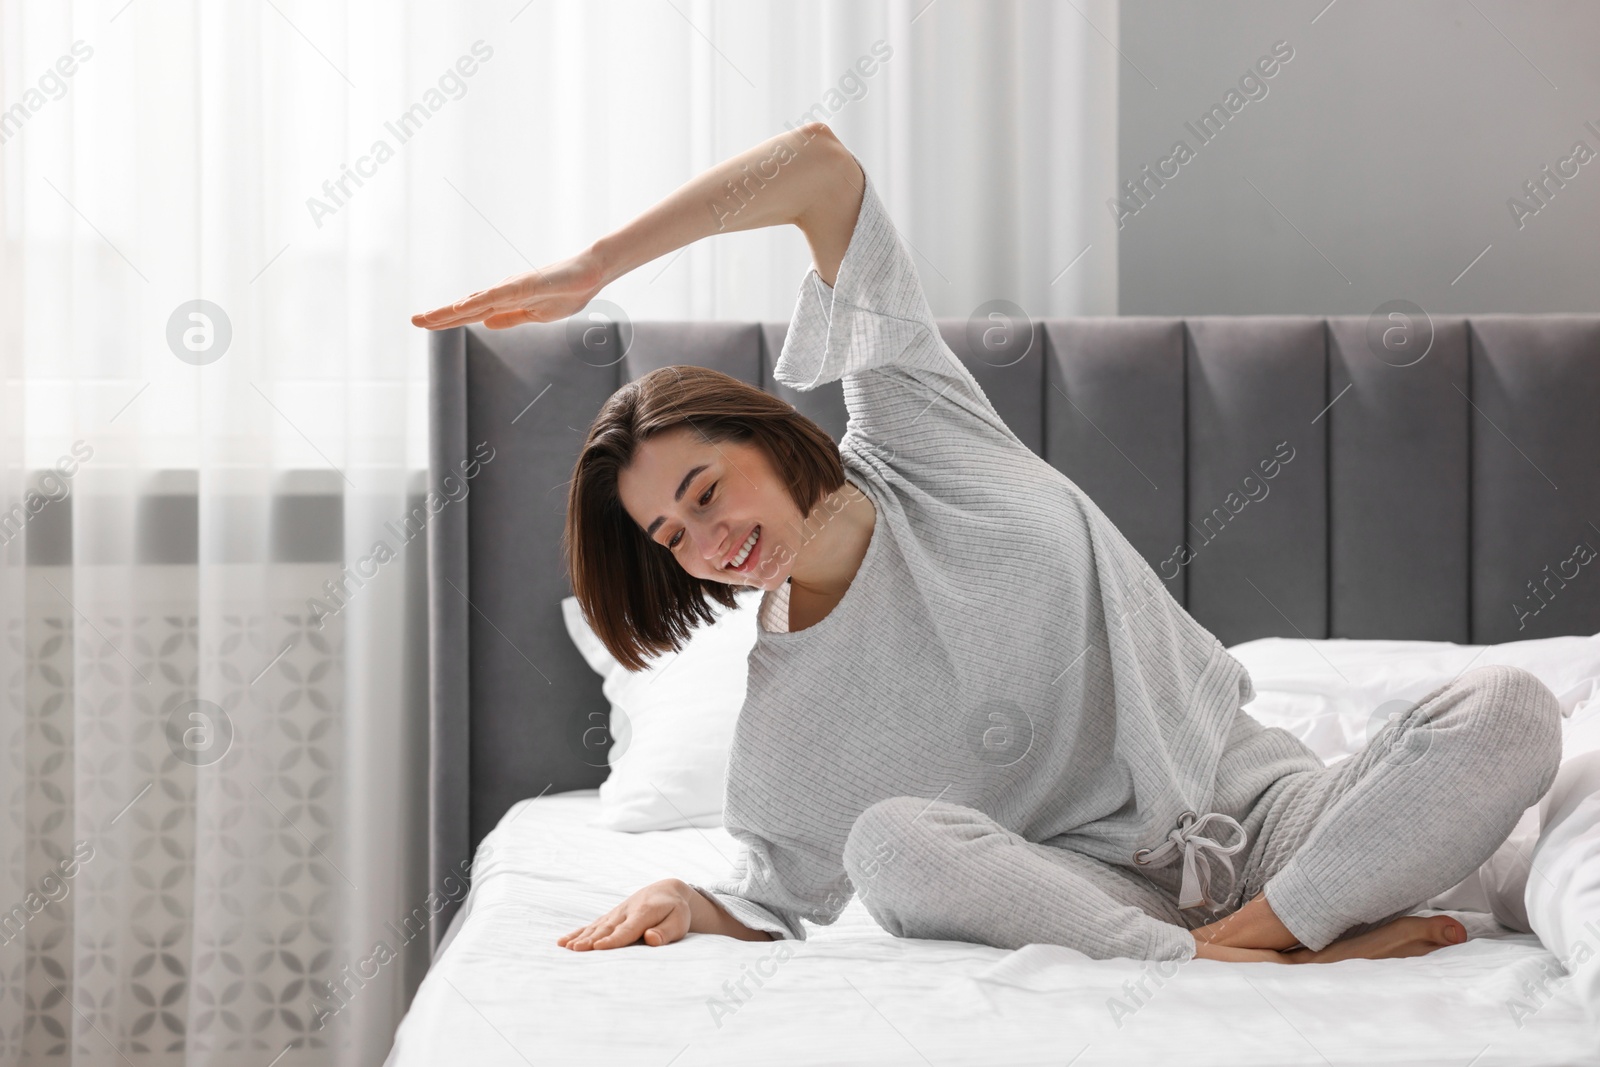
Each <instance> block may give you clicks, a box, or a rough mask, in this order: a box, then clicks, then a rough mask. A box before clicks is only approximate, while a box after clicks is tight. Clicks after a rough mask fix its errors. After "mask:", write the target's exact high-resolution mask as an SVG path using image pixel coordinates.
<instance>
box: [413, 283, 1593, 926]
mask: <svg viewBox="0 0 1600 1067" xmlns="http://www.w3.org/2000/svg"><path fill="white" fill-rule="evenodd" d="M1033 325H1034V341H1033V343H1032V345H1031V347H1030V348H1028V350H1027V352H1026V354H1025V355H1023V356H1022V357H1021V358H1017V356H1016V355H1015V352H1014V350H1012V352H1011V353H1009V354H1007V355H1006V356H1005V357H1004V358H1003V359H999V360H995V359H986V358H985V355H986V353H984V352H983V351H981V350H979V351H975V350H974V347H973V345H971V344H970V343H969V339H968V332H969V331H968V329H967V324H966V323H965V322H962V321H948V322H941V323H940V329H941V331H942V332H943V333H944V335H945V339H946V341H947V342H948V343H949V344H950V347H951V348H952V349H953V350H954V351H955V352H956V353H957V354H958V355H959V356H960V357H961V358H962V360H963V361H964V362H965V363H966V364H967V366H968V367H969V368H970V369H971V370H972V371H973V373H974V375H975V376H976V377H977V379H978V381H979V382H980V383H981V384H982V386H983V389H984V391H985V392H986V393H987V394H988V395H989V397H990V399H991V400H992V401H993V402H994V405H995V407H996V408H997V409H998V410H999V411H1000V413H1001V415H1002V416H1003V417H1004V418H1005V419H1006V422H1007V423H1008V424H1009V425H1010V426H1011V428H1012V429H1013V430H1014V431H1015V432H1016V433H1017V434H1018V435H1019V436H1020V437H1021V438H1022V439H1023V440H1024V441H1025V442H1027V443H1028V444H1029V445H1030V446H1031V447H1033V448H1034V449H1035V451H1037V452H1038V453H1039V454H1041V455H1042V456H1044V457H1045V458H1046V459H1047V460H1048V461H1049V462H1050V463H1052V464H1054V465H1055V466H1056V467H1057V468H1058V469H1059V470H1061V471H1062V472H1063V473H1065V474H1066V475H1067V476H1068V477H1069V478H1071V479H1072V480H1073V481H1074V482H1076V483H1077V484H1078V486H1079V487H1081V488H1082V489H1083V490H1084V491H1085V492H1086V493H1087V494H1088V495H1089V496H1090V497H1091V498H1092V499H1093V500H1094V501H1095V502H1096V503H1097V504H1099V506H1100V507H1101V508H1102V509H1103V510H1104V511H1105V512H1106V514H1107V515H1109V516H1110V517H1111V519H1112V521H1114V522H1115V523H1116V524H1117V526H1118V527H1119V528H1120V529H1121V530H1122V531H1123V533H1124V534H1125V535H1126V536H1127V538H1128V540H1129V541H1130V542H1131V543H1132V544H1133V545H1134V547H1135V548H1137V549H1138V550H1139V551H1140V552H1141V553H1143V555H1144V556H1145V558H1146V559H1147V560H1148V561H1149V562H1150V564H1151V566H1152V567H1155V568H1156V571H1157V573H1158V574H1159V575H1160V576H1161V577H1162V578H1163V579H1164V580H1165V581H1166V585H1167V588H1168V589H1170V590H1171V592H1172V595H1173V596H1174V597H1175V598H1177V600H1178V602H1179V603H1181V604H1183V605H1184V607H1185V608H1186V609H1187V610H1188V611H1189V612H1190V613H1191V614H1192V615H1193V616H1194V617H1195V618H1196V619H1197V620H1199V621H1200V623H1201V624H1203V625H1205V626H1206V627H1208V628H1209V629H1211V630H1212V632H1214V633H1215V634H1216V635H1217V637H1218V638H1220V639H1221V641H1222V642H1223V643H1224V644H1226V645H1232V644H1235V643H1237V642H1240V641H1245V640H1249V639H1251V638H1256V637H1266V636H1283V637H1305V638H1323V637H1364V638H1410V639H1427V640H1446V641H1456V642H1470V643H1476V644H1490V643H1498V642H1502V641H1513V640H1519V639H1525V638H1532V637H1549V636H1554V635H1561V634H1591V633H1595V632H1597V631H1600V566H1595V565H1585V561H1586V560H1587V559H1589V558H1592V556H1593V553H1594V550H1596V549H1600V316H1594V315H1490V316H1483V317H1468V318H1461V317H1458V318H1454V319H1450V318H1438V317H1436V318H1434V319H1433V323H1432V326H1433V337H1432V344H1431V347H1430V348H1428V349H1427V350H1426V354H1425V355H1424V356H1423V357H1422V358H1421V359H1420V360H1418V361H1416V362H1410V360H1411V359H1412V358H1414V357H1412V356H1404V357H1402V356H1400V355H1399V354H1398V352H1390V351H1389V350H1387V349H1385V348H1383V346H1382V345H1381V344H1379V345H1371V344H1369V340H1368V329H1369V321H1368V319H1367V318H1365V317H1352V318H1328V319H1323V318H1312V317H1216V318H1191V319H1165V318H1109V319H1058V320H1045V321H1038V322H1035V323H1034V324H1033ZM607 329H609V331H610V332H608V333H604V334H603V335H596V334H595V333H594V332H593V331H592V330H591V331H590V333H589V334H588V335H587V336H586V338H585V341H586V343H583V344H572V343H569V336H571V335H570V334H569V327H568V324H566V323H555V324H549V325H543V326H525V327H520V328H518V329H515V330H510V331H505V332H496V331H489V330H484V329H481V328H479V327H468V328H464V329H455V330H449V331H443V332H440V333H438V334H435V335H434V336H433V337H432V339H431V340H432V375H433V395H432V418H433V443H432V465H433V472H432V474H433V478H432V486H433V487H434V488H436V489H440V486H441V483H442V481H443V479H445V478H446V477H447V476H454V477H455V478H456V479H458V481H459V482H463V483H464V484H465V486H466V488H467V490H468V492H467V495H466V496H465V497H464V498H461V499H459V500H456V501H454V502H451V503H448V504H447V505H446V506H443V507H442V508H441V509H440V510H439V512H438V513H437V515H435V517H434V518H433V519H432V520H431V521H430V524H429V527H428V529H429V545H428V551H429V586H430V588H429V593H430V640H431V652H432V657H431V658H432V671H433V676H432V679H431V700H432V709H431V716H432V724H433V725H432V781H431V790H432V792H431V799H430V811H431V818H432V839H431V840H432V845H431V850H432V855H431V858H430V862H431V867H432V874H433V875H435V881H436V882H437V881H438V879H439V877H442V875H443V873H444V872H446V871H454V870H456V869H457V864H458V863H460V862H461V861H463V860H467V859H470V857H471V855H472V850H473V849H474V848H475V847H476V845H477V843H478V841H479V840H480V839H481V838H482V837H483V836H484V835H485V834H486V833H488V831H489V830H491V829H492V828H493V827H494V825H495V823H496V822H497V821H498V820H499V818H500V817H501V815H502V814H504V813H505V811H506V810H507V809H508V808H509V807H510V806H511V805H512V804H513V803H515V802H516V801H517V800H519V799H521V798H523V797H528V796H534V795H537V794H540V793H543V792H561V791H563V790H569V789H583V788H592V787H594V786H597V785H599V783H600V782H601V780H602V779H603V778H604V776H605V774H606V770H605V756H604V750H603V749H600V748H595V747H593V745H592V741H593V740H594V739H595V738H596V737H602V738H603V737H604V734H603V732H602V731H597V730H596V729H595V728H596V727H597V726H598V727H602V728H603V727H604V725H605V721H606V710H607V709H606V704H605V701H604V700H603V699H602V697H601V694H600V681H599V679H598V678H597V677H596V676H595V675H594V674H593V672H591V671H590V670H589V668H588V666H587V665H586V664H585V663H584V662H583V660H582V659H581V658H580V657H579V655H578V653H577V651H576V650H575V649H574V648H573V646H572V644H571V642H570V641H569V640H568V638H567V635H566V632H565V630H564V628H563V625H562V617H561V610H560V601H561V599H562V598H563V597H565V596H568V595H570V592H571V589H570V587H569V585H568V582H567V578H566V575H565V573H564V571H563V567H562V563H561V555H560V538H561V529H562V522H563V516H564V512H565V506H566V482H567V479H568V478H569V477H570V476H571V471H572V465H573V462H574V460H575V458H576V456H577V452H578V448H579V446H580V444H581V443H582V440H583V435H584V432H585V430H586V429H587V427H588V425H589V422H590V420H591V419H592V418H593V416H594V415H595V413H596V412H597V411H598V409H599V407H600V405H601V403H602V402H603V401H604V400H605V399H606V398H607V397H608V396H609V395H610V394H611V393H612V392H613V391H614V390H616V389H617V388H618V387H619V386H621V385H622V384H623V383H624V382H626V381H629V380H631V379H633V378H635V377H638V376H639V375H641V374H644V373H646V372H648V371H650V370H653V369H655V368H657V367H661V366H667V365H670V364H697V365H701V366H706V367H713V368H715V369H717V370H721V371H724V372H725V373H727V374H730V375H732V376H734V377H736V378H739V379H741V380H743V381H747V382H751V383H753V384H756V385H759V386H761V387H762V388H764V389H767V390H768V391H771V392H774V393H776V394H777V395H779V396H782V397H783V398H784V399H785V400H787V401H789V402H791V403H793V404H794V405H795V407H797V408H798V409H799V410H800V411H802V412H803V413H805V414H806V415H808V416H810V417H811V418H813V419H815V420H816V421H817V422H818V423H819V424H820V425H822V426H823V427H824V428H825V429H827V430H828V431H829V432H830V433H832V434H833V435H834V438H835V440H837V439H838V438H839V436H840V435H841V434H842V433H843V431H844V424H845V412H844V401H843V394H842V391H841V388H840V386H839V385H838V383H833V384H832V385H830V386H827V387H825V388H822V389H819V390H816V391H814V392H811V393H798V392H793V391H791V390H788V389H786V388H784V387H782V386H779V385H777V384H776V383H775V382H774V381H773V380H772V368H773V365H774V364H775V363H776V361H777V358H778V353H779V351H780V349H781V347H782V343H783V337H784V333H785V330H786V329H787V324H786V323H648V322H642V323H637V324H635V325H634V326H633V329H632V336H631V341H629V342H628V343H627V344H626V346H624V342H623V335H622V334H621V333H619V332H618V331H617V330H616V329H615V328H614V327H613V328H607ZM597 341H598V342H600V343H596V342H597ZM1415 347H1416V346H1415V344H1413V346H1412V348H1413V350H1414V349H1415ZM1401 351H1404V350H1401ZM1380 352H1381V353H1382V354H1383V356H1384V358H1382V359H1380V358H1379V355H1378V354H1377V353H1380ZM1403 363H1408V364H1409V365H1401V364H1403ZM1291 450H1292V452H1291ZM1285 456H1291V457H1292V458H1289V459H1287V461H1285V460H1284V459H1283V457H1285ZM484 457H492V458H489V459H488V460H487V461H486V462H485V461H483V458H484ZM475 459H477V460H478V461H479V462H478V463H477V464H476V466H474V465H473V461H474V460H475ZM1274 460H1277V464H1276V466H1274V465H1273V461H1274ZM1263 461H1265V462H1266V464H1267V467H1266V468H1265V469H1267V470H1272V471H1273V476H1272V477H1271V478H1270V479H1266V478H1265V477H1264V476H1263V468H1262V467H1261V464H1262V463H1263ZM464 465H465V466H464ZM463 472H466V474H470V475H471V477H470V480H467V479H466V478H465V477H464V476H463ZM1252 476H1253V477H1252ZM453 484H454V483H453ZM440 492H441V493H444V494H451V493H453V494H454V495H456V496H459V494H460V492H461V488H460V485H459V484H458V485H457V486H456V488H455V489H453V490H452V489H451V487H450V486H449V485H445V486H444V487H443V488H442V489H440ZM1585 543H1586V544H1587V550H1586V551H1587V555H1585V550H1579V549H1580V546H1582V545H1584V544H1585ZM1180 546H1187V548H1186V551H1179V549H1180ZM1575 550H1578V551H1576V552H1575ZM436 925H437V926H438V927H439V928H440V929H442V927H443V924H436Z"/></svg>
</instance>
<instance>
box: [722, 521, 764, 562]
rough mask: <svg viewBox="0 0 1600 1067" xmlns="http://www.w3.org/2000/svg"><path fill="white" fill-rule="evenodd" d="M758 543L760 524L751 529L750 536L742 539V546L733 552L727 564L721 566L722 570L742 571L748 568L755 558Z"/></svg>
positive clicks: (759, 539)
mask: <svg viewBox="0 0 1600 1067" xmlns="http://www.w3.org/2000/svg"><path fill="white" fill-rule="evenodd" d="M760 541H761V524H760V523H759V522H758V523H756V525H755V527H754V528H753V529H751V531H750V535H749V536H748V537H746V538H745V539H744V544H742V545H740V546H739V551H737V552H735V553H734V554H733V556H732V557H731V558H729V560H728V562H726V563H724V564H723V565H722V567H723V569H724V570H730V571H742V570H745V569H746V568H747V567H749V565H750V563H751V562H752V561H753V560H754V559H755V558H756V546H757V544H758V543H759V542H760Z"/></svg>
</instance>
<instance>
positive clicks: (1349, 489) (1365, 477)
mask: <svg viewBox="0 0 1600 1067" xmlns="http://www.w3.org/2000/svg"><path fill="white" fill-rule="evenodd" d="M1412 325H1413V326H1415V327H1416V330H1415V332H1414V333H1413V334H1412V335H1411V336H1410V337H1406V338H1405V344H1399V343H1395V344H1394V345H1393V346H1392V347H1385V346H1384V345H1383V344H1382V339H1381V338H1382V335H1381V333H1380V334H1379V336H1378V343H1377V345H1376V346H1373V345H1371V344H1369V342H1368V336H1367V331H1368V320H1367V317H1366V316H1359V317H1358V316H1348V317H1339V318H1333V319H1329V320H1328V378H1329V380H1328V400H1329V401H1330V402H1332V405H1333V406H1332V407H1330V408H1329V409H1328V412H1327V414H1326V415H1324V416H1323V417H1322V419H1323V421H1324V422H1326V423H1327V424H1328V537H1329V544H1328V551H1329V555H1330V558H1329V591H1328V595H1329V636H1331V637H1367V636H1370V635H1372V634H1383V635H1385V636H1386V637H1390V638H1394V639H1396V640H1416V641H1458V642H1463V643H1465V642H1466V641H1467V640H1468V626H1467V570H1468V557H1467V549H1468V545H1467V534H1468V524H1467V493H1468V477H1467V472H1468V453H1467V416H1468V415H1469V414H1470V413H1471V408H1469V407H1468V406H1467V400H1466V397H1465V396H1464V395H1463V394H1462V392H1459V391H1458V390H1457V388H1456V387H1457V386H1460V388H1461V389H1462V390H1465V389H1466V386H1467V326H1466V321H1465V320H1464V319H1461V318H1434V319H1433V324H1432V344H1431V347H1426V348H1409V349H1408V348H1406V347H1405V345H1409V344H1413V343H1421V344H1424V345H1426V343H1427V342H1426V339H1425V338H1424V337H1423V336H1422V334H1423V332H1424V331H1425V330H1426V329H1427V327H1426V325H1425V324H1423V323H1416V324H1412ZM1388 328H1390V329H1393V330H1402V329H1407V328H1408V327H1407V324H1405V323H1396V324H1395V325H1394V326H1393V327H1388ZM1395 336H1396V337H1399V336H1401V335H1398V334H1397V335H1395ZM1380 352H1381V353H1382V358H1380V357H1379V355H1378V353H1380Z"/></svg>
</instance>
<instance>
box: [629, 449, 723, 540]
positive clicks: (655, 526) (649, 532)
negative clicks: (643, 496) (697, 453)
mask: <svg viewBox="0 0 1600 1067" xmlns="http://www.w3.org/2000/svg"><path fill="white" fill-rule="evenodd" d="M708 466H710V464H709V463H702V464H700V466H698V467H691V468H690V469H689V473H688V474H685V475H684V476H683V481H681V482H679V483H678V491H677V492H676V493H673V494H672V499H673V501H674V502H676V501H679V500H682V499H683V494H684V493H686V492H688V490H689V483H690V482H692V481H694V478H695V475H697V474H699V473H700V472H701V471H703V470H705V469H706V468H707V467H708ZM666 521H667V517H666V516H665V515H657V516H656V519H655V521H654V522H652V523H651V524H650V525H649V526H648V527H646V529H645V531H644V534H645V536H646V537H649V538H654V537H655V535H656V531H657V530H659V529H661V524H662V523H664V522H666Z"/></svg>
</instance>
